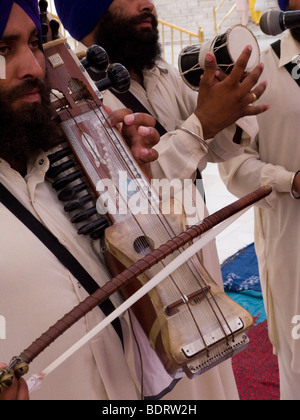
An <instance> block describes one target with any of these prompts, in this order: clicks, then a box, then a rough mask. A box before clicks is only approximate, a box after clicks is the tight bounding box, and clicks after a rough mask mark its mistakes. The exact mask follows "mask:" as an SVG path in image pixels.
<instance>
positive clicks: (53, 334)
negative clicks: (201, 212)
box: [0, 186, 272, 381]
mask: <svg viewBox="0 0 300 420" xmlns="http://www.w3.org/2000/svg"><path fill="white" fill-rule="evenodd" d="M271 192H272V187H270V186H264V187H262V188H259V189H258V190H256V191H254V192H252V193H250V194H248V195H246V196H245V197H243V198H241V199H239V200H237V201H235V202H234V203H232V204H230V205H228V206H226V207H224V208H223V209H221V210H219V211H217V212H216V213H214V214H212V215H210V216H208V217H206V218H205V219H204V220H203V221H202V222H201V223H199V224H198V225H195V226H192V227H191V228H189V229H187V230H186V231H185V232H182V233H181V234H180V235H178V236H177V237H175V238H173V239H171V240H169V241H168V242H167V243H166V244H163V245H161V246H160V247H159V248H158V249H156V250H154V251H153V252H151V253H150V254H148V255H147V256H145V257H144V258H142V259H141V260H139V261H137V263H135V264H133V265H132V266H130V267H129V268H128V269H126V270H124V271H123V272H122V273H121V274H119V275H118V276H116V277H114V278H113V279H112V280H111V281H110V282H108V283H106V284H105V285H104V286H103V287H101V288H100V289H98V290H97V291H96V292H95V293H93V294H92V295H91V296H89V297H87V298H86V299H85V300H84V301H83V302H81V303H80V304H79V305H77V306H75V308H73V309H72V310H71V311H70V312H69V313H67V314H66V315H65V316H64V317H63V318H61V319H60V320H59V321H58V322H57V323H56V324H55V325H53V326H52V327H50V328H49V329H48V331H46V332H45V333H44V334H42V335H41V336H40V338H38V339H37V340H36V341H34V342H33V343H32V344H31V345H30V346H29V347H28V348H27V349H26V350H24V351H23V352H22V353H21V355H20V356H19V357H15V358H13V359H12V361H11V362H10V364H9V366H8V369H10V370H12V371H14V372H15V375H16V376H18V377H20V376H22V375H24V374H26V373H27V371H28V366H27V365H28V364H29V363H30V362H32V360H33V359H35V358H36V357H37V356H38V355H39V354H40V353H41V352H42V351H44V350H45V349H46V348H47V347H48V346H49V345H50V344H51V343H52V342H53V341H55V339H56V338H58V337H59V336H60V335H62V334H63V333H64V332H65V331H66V330H67V329H68V328H70V327H71V326H72V325H73V324H75V322H77V321H78V320H79V319H81V318H82V317H83V316H85V315H86V314H87V313H88V312H90V311H91V310H92V309H93V308H95V307H96V306H98V305H99V304H100V303H101V302H103V301H104V300H105V299H107V298H108V297H109V296H111V295H112V294H114V293H115V292H117V291H118V290H119V289H120V288H121V287H123V286H124V285H125V284H128V283H129V282H130V281H132V280H133V279H134V278H136V277H138V276H139V275H141V274H142V273H144V272H145V271H147V270H149V269H150V268H151V267H153V266H154V265H155V264H157V263H158V262H159V261H161V260H163V259H165V258H166V257H167V256H169V255H170V254H172V253H173V252H175V251H177V250H179V249H180V248H182V247H184V246H185V245H187V244H188V243H191V241H193V240H194V239H197V238H198V237H199V236H201V235H203V234H204V233H207V232H208V231H209V230H210V229H213V228H214V227H216V226H217V225H219V224H221V223H222V222H224V221H225V220H226V219H229V220H228V221H227V222H228V223H226V224H225V227H227V226H228V225H229V224H231V223H232V222H233V220H231V219H230V218H231V217H232V216H234V215H238V217H239V216H240V215H241V212H242V211H243V210H245V211H246V210H248V208H249V207H250V206H252V205H254V204H255V203H257V202H258V201H260V200H262V199H263V198H265V197H267V196H268V195H269V194H271ZM222 227H223V225H222ZM225 227H224V228H225ZM218 230H220V231H222V230H223V229H221V226H220V229H217V230H216V229H214V230H213V232H211V235H205V238H203V243H202V242H200V240H199V241H197V242H199V243H198V244H197V242H196V243H195V244H194V245H190V248H191V249H190V252H191V253H192V255H194V254H195V253H197V252H198V250H197V245H198V247H200V248H199V249H201V248H202V247H203V246H204V245H205V244H207V243H208V242H210V241H211V240H212V239H213V238H214V237H215V236H216V235H217V234H218V233H220V232H218ZM186 251H189V249H187V250H186ZM186 251H184V252H183V253H182V254H183V255H184V257H182V256H179V257H177V258H178V260H177V263H179V266H180V265H181V264H183V263H184V262H186V261H187V259H188V258H190V257H191V256H189V252H186ZM193 253H194V254H193ZM180 257H181V258H180ZM183 258H185V260H184V261H182V259H183ZM174 261H175V260H174ZM174 261H173V262H174ZM176 268H178V267H175V268H174V265H173V264H172V263H171V267H168V266H167V267H165V269H163V270H162V271H163V272H167V271H168V270H170V269H171V270H172V271H174V270H176ZM172 271H171V272H172ZM158 276H159V275H158ZM166 276H168V274H166ZM160 277H161V276H160ZM152 280H153V282H152V283H150V281H151V280H150V281H149V282H147V284H146V285H145V286H143V287H145V289H143V291H144V290H146V291H145V293H144V294H146V293H147V292H148V291H149V290H150V289H151V288H152V287H155V285H153V286H152V284H153V283H154V282H156V281H158V282H159V281H162V280H163V279H162V278H161V279H160V278H158V277H157V276H155V278H153V279H152ZM148 283H150V285H148ZM147 285H148V286H147ZM149 287H150V289H149V290H148V288H149ZM133 296H134V295H133ZM133 296H132V297H133ZM140 297H141V296H140ZM140 297H138V298H137V300H138V299H139V298H140ZM129 299H130V298H129ZM133 299H135V298H133ZM126 302H127V301H126ZM123 305H124V306H123ZM123 305H121V306H120V307H119V308H118V309H117V312H118V313H119V311H121V312H120V313H123V312H124V311H125V310H126V309H124V308H125V303H124V304H123ZM115 314H116V311H115V312H113V315H112V314H111V315H110V316H111V317H113V316H114V315H115ZM117 316H118V314H117V315H116V317H117ZM107 318H108V317H107ZM104 321H105V320H104ZM111 321H112V320H111V318H108V321H106V322H105V325H104V324H102V325H104V326H103V328H105V326H106V325H108V323H109V322H111ZM96 328H97V327H96ZM101 328H102V327H101ZM103 328H102V329H103ZM87 339H89V338H88V337H87ZM80 344H81V343H80ZM82 345H83V344H82ZM75 346H76V345H75ZM75 351H76V349H75ZM60 363H62V362H59V364H60ZM54 368H55V367H54ZM51 370H53V366H51ZM49 373H50V371H49ZM38 377H39V375H36V378H38ZM0 381H1V371H0Z"/></svg>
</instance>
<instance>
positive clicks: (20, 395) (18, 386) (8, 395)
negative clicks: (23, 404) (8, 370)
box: [0, 363, 29, 401]
mask: <svg viewBox="0 0 300 420" xmlns="http://www.w3.org/2000/svg"><path fill="white" fill-rule="evenodd" d="M5 367H6V365H5V364H3V363H0V369H3V368H5ZM0 400H1V401H4V400H29V393H28V387H27V384H26V382H25V381H24V379H22V378H20V379H16V378H14V379H13V383H12V385H11V386H10V387H9V388H5V387H2V393H1V394H0Z"/></svg>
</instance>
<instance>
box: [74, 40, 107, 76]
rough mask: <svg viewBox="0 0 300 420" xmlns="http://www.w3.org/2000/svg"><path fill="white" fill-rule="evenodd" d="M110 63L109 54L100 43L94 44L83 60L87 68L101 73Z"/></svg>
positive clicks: (82, 62)
mask: <svg viewBox="0 0 300 420" xmlns="http://www.w3.org/2000/svg"><path fill="white" fill-rule="evenodd" d="M108 63H109V59H108V55H107V53H106V51H105V50H104V48H102V47H100V45H92V46H91V47H89V48H88V49H87V51H86V56H85V58H84V59H83V60H81V64H82V65H83V67H84V68H85V69H91V70H92V71H93V72H94V73H100V72H101V71H104V70H106V69H107V67H108Z"/></svg>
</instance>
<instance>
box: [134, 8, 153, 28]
mask: <svg viewBox="0 0 300 420" xmlns="http://www.w3.org/2000/svg"><path fill="white" fill-rule="evenodd" d="M146 19H151V24H152V27H153V28H154V29H156V28H157V27H158V20H157V18H156V16H154V15H153V14H152V13H149V12H145V13H142V14H141V15H139V16H136V17H133V18H132V19H131V21H130V23H131V24H136V25H139V24H140V23H142V22H144V20H146Z"/></svg>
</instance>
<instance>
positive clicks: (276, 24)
mask: <svg viewBox="0 0 300 420" xmlns="http://www.w3.org/2000/svg"><path fill="white" fill-rule="evenodd" d="M259 25H260V29H261V30H262V31H263V33H265V34H266V35H279V34H281V33H282V32H284V31H285V30H286V29H293V28H298V27H300V10H295V11H291V12H280V11H279V10H270V11H269V12H266V13H264V14H263V15H262V17H261V19H260V22H259Z"/></svg>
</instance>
